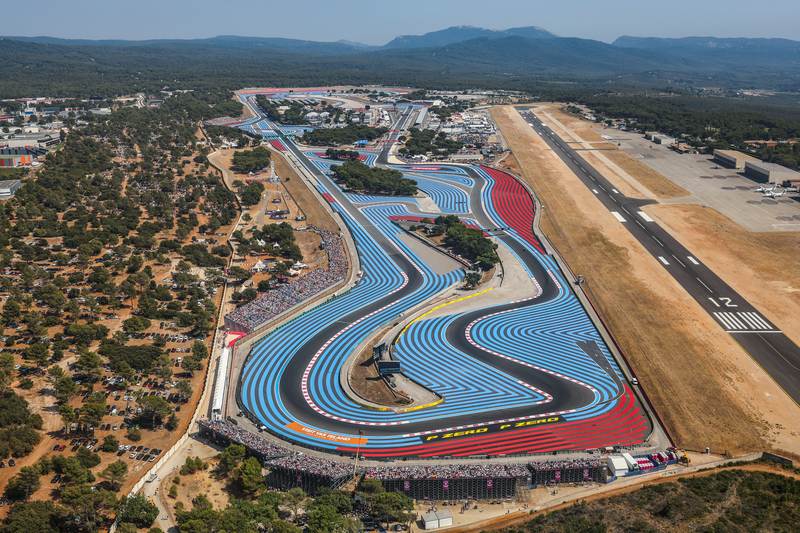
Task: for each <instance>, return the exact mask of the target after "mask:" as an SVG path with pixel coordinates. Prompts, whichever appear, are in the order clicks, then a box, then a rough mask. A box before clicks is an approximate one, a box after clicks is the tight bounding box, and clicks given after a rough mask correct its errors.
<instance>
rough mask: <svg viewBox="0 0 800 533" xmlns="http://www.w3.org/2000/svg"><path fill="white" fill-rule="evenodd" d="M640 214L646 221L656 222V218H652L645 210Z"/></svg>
mask: <svg viewBox="0 0 800 533" xmlns="http://www.w3.org/2000/svg"><path fill="white" fill-rule="evenodd" d="M638 214H639V216H640V217H642V220H644V221H645V222H654V220H653V219H652V218H650V215H648V214H647V213H645V212H644V211H639V212H638Z"/></svg>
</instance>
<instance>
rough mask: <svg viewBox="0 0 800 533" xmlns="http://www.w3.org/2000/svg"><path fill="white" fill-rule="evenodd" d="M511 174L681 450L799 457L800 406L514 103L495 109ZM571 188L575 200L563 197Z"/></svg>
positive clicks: (566, 195)
mask: <svg viewBox="0 0 800 533" xmlns="http://www.w3.org/2000/svg"><path fill="white" fill-rule="evenodd" d="M492 114H493V116H494V118H495V119H496V121H497V123H498V126H499V127H500V128H501V130H502V132H503V135H504V137H505V138H506V139H507V141H508V142H509V144H510V147H511V149H512V150H513V151H514V154H515V156H516V161H515V159H514V158H508V159H507V160H506V164H507V165H508V168H509V169H510V170H512V171H514V172H517V173H518V174H519V175H521V176H522V177H523V178H524V179H525V180H526V181H527V182H528V183H529V184H530V185H531V186H532V187H533V189H534V191H535V192H536V193H537V194H538V195H539V197H540V199H541V200H542V202H543V204H544V214H543V217H542V229H543V231H544V233H545V234H546V235H547V236H548V237H549V238H550V240H551V241H552V242H553V244H554V245H555V246H556V247H557V248H558V250H559V251H560V252H561V254H562V255H563V256H564V258H565V259H566V261H567V262H568V263H569V265H570V267H571V269H572V270H573V271H574V272H576V273H578V274H581V275H583V276H584V277H585V278H586V280H587V283H586V288H587V293H588V295H589V297H590V299H591V300H592V302H593V304H594V305H595V306H596V307H597V309H598V310H599V312H600V314H601V316H602V317H603V318H604V320H605V321H606V323H607V325H608V326H609V328H610V330H611V332H612V334H613V335H614V337H615V339H616V340H617V342H618V343H619V344H620V346H621V347H622V350H623V353H625V355H626V357H627V359H628V361H629V362H630V363H631V365H632V367H633V369H634V371H635V372H636V374H637V377H638V378H639V380H640V382H641V383H642V386H643V388H644V390H645V392H646V393H647V395H648V397H649V398H650V400H651V402H652V404H653V406H654V408H655V409H656V411H657V412H658V413H659V415H660V416H661V418H662V420H663V421H664V423H665V425H666V426H667V429H668V430H669V431H670V434H671V435H672V437H673V438H674V439H675V440H676V441H677V444H678V445H680V446H683V447H686V448H691V449H702V448H703V447H705V446H710V447H711V448H712V449H713V450H717V451H726V450H727V451H730V452H739V451H744V450H753V449H759V448H761V447H764V446H768V445H770V444H772V445H774V446H776V447H778V448H783V449H787V450H789V451H793V452H798V451H800V446H799V445H798V439H797V435H795V434H793V433H792V428H796V426H797V424H796V421H797V420H798V418H797V417H798V415H799V414H800V413H799V412H798V407H797V405H796V404H794V403H793V402H792V401H791V400H790V399H789V398H788V397H787V396H786V395H785V394H784V393H783V391H782V390H780V389H779V388H778V386H777V385H776V384H775V383H774V382H773V381H772V379H771V378H769V377H768V376H767V375H766V374H765V373H764V372H763V371H762V370H761V369H760V368H759V367H758V366H757V365H756V363H755V362H754V361H753V360H752V359H751V358H750V356H749V355H748V354H746V353H745V352H744V351H743V350H742V349H741V348H740V347H739V345H738V344H736V342H735V341H734V340H733V339H732V338H731V337H730V336H729V335H727V334H726V333H724V332H723V331H722V330H721V329H720V328H719V327H718V326H717V324H716V323H715V322H714V321H713V320H712V319H711V318H710V317H709V315H708V314H707V313H705V312H704V311H703V310H702V309H701V308H700V307H699V306H698V305H697V304H696V303H695V301H694V300H692V299H691V297H689V295H688V294H686V293H685V292H684V291H683V289H682V288H681V287H680V285H678V284H677V282H675V281H674V279H673V278H672V277H671V276H670V275H669V274H668V273H667V272H665V271H664V270H663V269H662V268H661V267H660V266H659V265H658V263H657V262H656V261H654V260H653V258H652V257H651V256H650V255H649V254H648V253H647V252H646V251H645V250H644V249H643V248H642V247H641V245H640V244H639V243H638V241H636V240H635V239H634V238H633V237H632V236H631V235H630V234H629V233H628V232H627V231H626V230H625V229H624V228H623V227H622V226H621V225H620V224H619V223H618V222H617V221H616V220H615V219H614V218H613V217H612V216H611V215H610V214H608V213H605V212H603V211H604V210H603V209H602V208H601V206H600V204H599V203H598V202H597V200H596V199H595V198H594V197H593V195H592V194H591V192H590V191H588V190H587V189H586V188H585V187H584V186H583V184H582V183H581V182H580V181H579V180H578V178H577V177H576V176H574V175H573V174H572V173H571V172H570V171H569V170H568V169H567V168H566V166H565V165H564V164H563V163H562V162H561V160H560V159H559V158H558V157H557V156H556V155H555V154H553V153H552V152H551V151H550V149H549V148H548V147H547V145H546V144H545V143H544V142H543V141H542V140H541V139H540V138H539V137H538V136H537V135H536V134H535V133H534V132H533V130H532V129H531V128H530V127H529V126H528V124H527V123H526V122H525V121H524V120H523V119H522V117H521V116H519V114H518V113H517V112H516V111H515V110H514V109H513V108H511V107H497V108H494V109H493V111H492ZM565 191H569V194H567V193H565Z"/></svg>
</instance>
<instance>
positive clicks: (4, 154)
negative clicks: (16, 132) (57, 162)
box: [0, 148, 41, 168]
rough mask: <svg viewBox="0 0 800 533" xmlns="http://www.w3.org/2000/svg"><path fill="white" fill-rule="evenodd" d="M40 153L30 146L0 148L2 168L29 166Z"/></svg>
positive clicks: (0, 166) (0, 165)
mask: <svg viewBox="0 0 800 533" xmlns="http://www.w3.org/2000/svg"><path fill="white" fill-rule="evenodd" d="M39 155H41V152H40V151H39V150H32V149H30V148H0V168H17V167H29V166H31V165H32V164H33V162H34V161H35V160H36V158H37V157H38V156H39Z"/></svg>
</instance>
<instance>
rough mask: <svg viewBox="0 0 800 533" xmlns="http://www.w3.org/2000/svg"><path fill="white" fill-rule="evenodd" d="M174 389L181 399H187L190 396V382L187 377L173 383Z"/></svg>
mask: <svg viewBox="0 0 800 533" xmlns="http://www.w3.org/2000/svg"><path fill="white" fill-rule="evenodd" d="M187 361H188V359H187ZM184 362H185V361H184ZM175 390H176V391H177V394H178V396H179V397H180V398H181V400H184V401H185V400H188V399H189V398H191V396H192V384H191V382H190V381H189V380H188V379H182V380H180V381H178V383H176V384H175Z"/></svg>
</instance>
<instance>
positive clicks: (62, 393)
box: [53, 367, 78, 404]
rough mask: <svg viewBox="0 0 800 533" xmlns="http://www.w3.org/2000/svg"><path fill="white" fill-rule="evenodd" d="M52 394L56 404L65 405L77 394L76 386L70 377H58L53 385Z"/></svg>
mask: <svg viewBox="0 0 800 533" xmlns="http://www.w3.org/2000/svg"><path fill="white" fill-rule="evenodd" d="M56 368H58V367H56ZM53 392H54V393H55V397H56V400H58V403H60V404H65V403H66V402H68V401H69V400H70V398H72V397H73V396H75V394H76V393H77V392H78V386H77V385H76V384H75V380H74V379H72V376H67V375H64V376H61V377H59V378H58V379H57V380H56V382H55V383H54V386H53Z"/></svg>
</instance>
